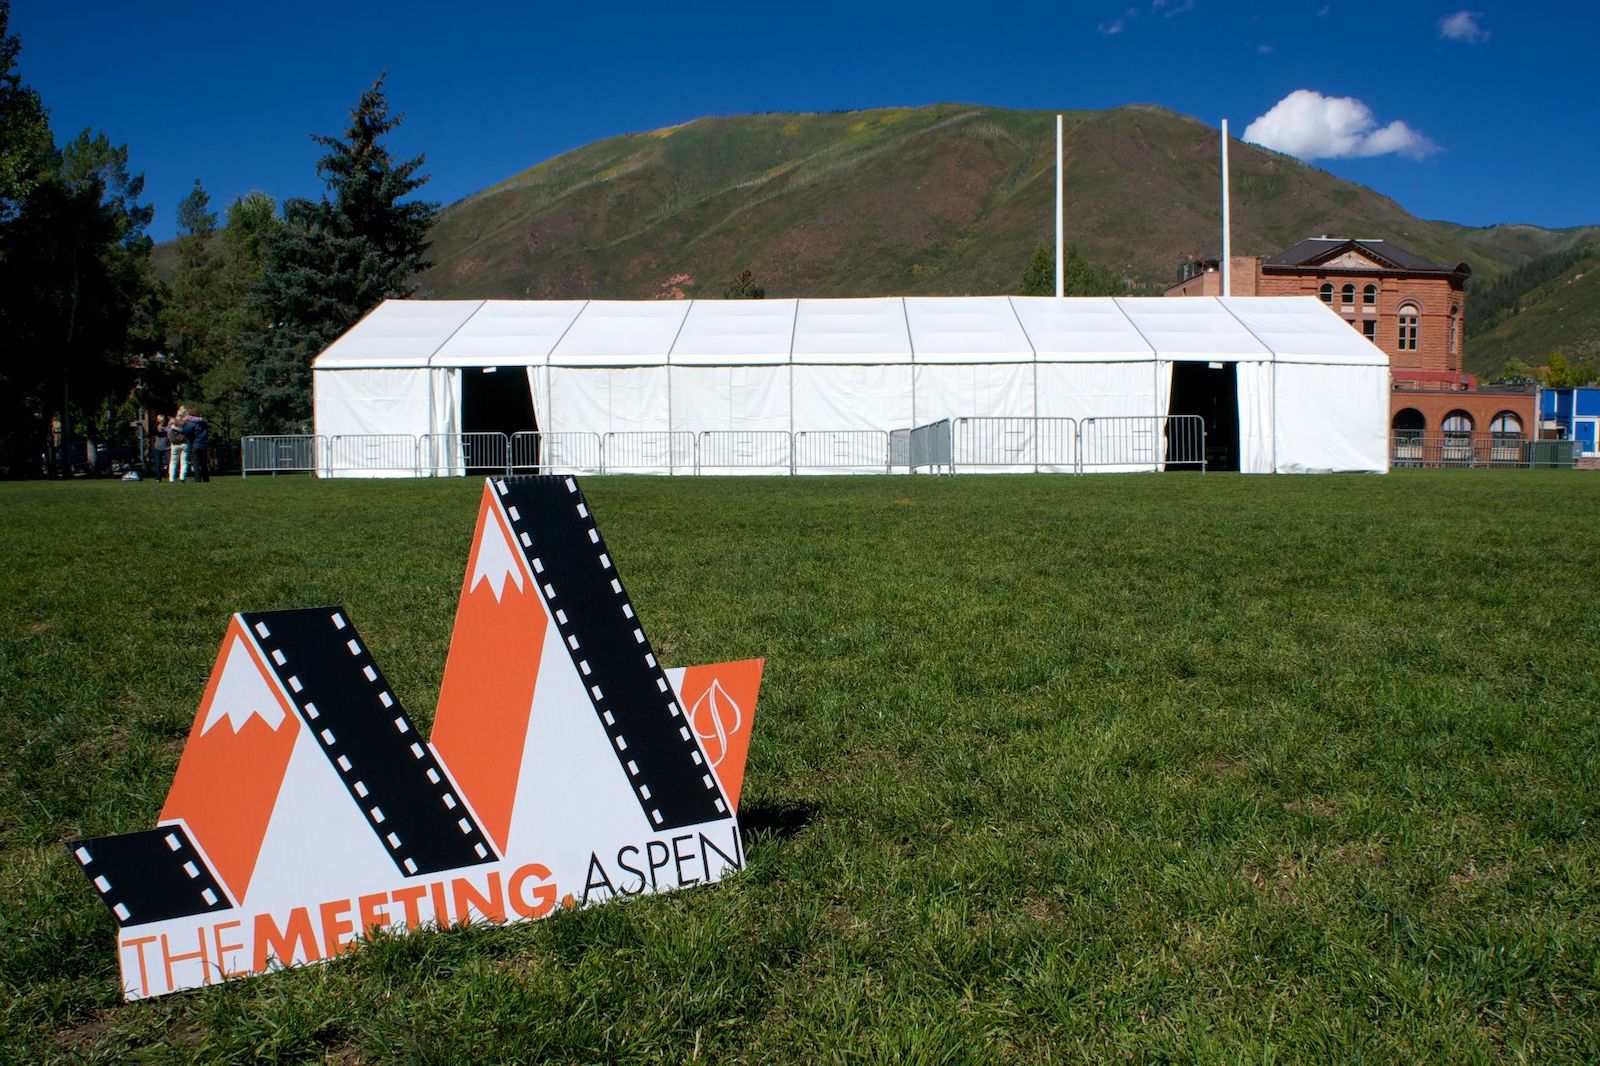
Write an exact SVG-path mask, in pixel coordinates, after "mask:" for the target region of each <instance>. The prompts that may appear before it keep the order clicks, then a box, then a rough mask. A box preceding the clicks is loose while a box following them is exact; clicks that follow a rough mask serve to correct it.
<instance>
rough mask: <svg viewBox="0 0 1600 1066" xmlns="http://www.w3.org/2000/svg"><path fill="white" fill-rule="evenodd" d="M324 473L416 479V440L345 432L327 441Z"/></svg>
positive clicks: (396, 434)
mask: <svg viewBox="0 0 1600 1066" xmlns="http://www.w3.org/2000/svg"><path fill="white" fill-rule="evenodd" d="M326 469H327V472H328V474H329V475H330V476H331V475H333V474H339V473H362V474H369V475H371V476H373V477H416V476H417V438H416V437H413V436H411V435H410V434H409V433H344V434H337V435H335V436H332V437H329V438H328V463H327V467H326Z"/></svg>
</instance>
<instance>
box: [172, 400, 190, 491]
mask: <svg viewBox="0 0 1600 1066" xmlns="http://www.w3.org/2000/svg"><path fill="white" fill-rule="evenodd" d="M181 416H182V410H181V409H180V411H179V418H174V419H173V420H172V421H170V422H168V423H167V440H168V441H170V442H171V451H170V452H169V453H168V455H167V480H168V481H172V482H177V481H185V480H187V479H188V477H189V442H188V441H186V440H184V439H183V431H182V430H181V429H179V421H180V418H181Z"/></svg>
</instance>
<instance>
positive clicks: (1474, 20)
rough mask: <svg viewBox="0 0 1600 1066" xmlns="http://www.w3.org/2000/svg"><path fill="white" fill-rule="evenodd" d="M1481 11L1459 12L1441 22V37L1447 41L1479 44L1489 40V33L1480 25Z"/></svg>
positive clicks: (1447, 16)
mask: <svg viewBox="0 0 1600 1066" xmlns="http://www.w3.org/2000/svg"><path fill="white" fill-rule="evenodd" d="M1482 17H1483V12H1481V11H1465V10H1463V11H1457V12H1456V13H1455V14H1454V15H1446V16H1445V17H1444V18H1442V19H1440V20H1439V36H1440V37H1442V38H1444V39H1445V40H1447V41H1465V42H1466V43H1467V44H1477V43H1478V42H1480V41H1487V40H1488V39H1489V31H1488V30H1486V29H1484V28H1483V27H1482V26H1480V25H1478V20H1479V19H1480V18H1482Z"/></svg>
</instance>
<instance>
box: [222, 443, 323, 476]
mask: <svg viewBox="0 0 1600 1066" xmlns="http://www.w3.org/2000/svg"><path fill="white" fill-rule="evenodd" d="M327 464H328V438H327V437H323V436H319V435H317V434H314V433H295V434H276V435H259V436H253V437H246V438H244V440H243V441H241V442H240V464H239V473H240V474H241V476H243V477H249V476H250V473H251V471H255V472H256V473H270V474H272V475H273V476H277V475H278V474H289V473H300V474H306V473H310V474H314V473H317V472H318V471H321V470H322V469H324V468H325V467H326V466H327Z"/></svg>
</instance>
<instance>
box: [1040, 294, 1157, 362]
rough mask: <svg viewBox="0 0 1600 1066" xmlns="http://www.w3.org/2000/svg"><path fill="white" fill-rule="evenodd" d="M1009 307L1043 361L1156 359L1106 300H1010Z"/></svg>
mask: <svg viewBox="0 0 1600 1066" xmlns="http://www.w3.org/2000/svg"><path fill="white" fill-rule="evenodd" d="M1011 306H1012V307H1013V308H1015V309H1016V313H1017V318H1018V320H1020V321H1021V323H1022V328H1023V329H1024V330H1025V331H1026V333H1027V336H1028V341H1029V343H1031V344H1032V345H1033V349H1034V351H1035V352H1036V353H1037V354H1038V358H1039V361H1040V362H1041V363H1042V362H1078V361H1084V362H1093V363H1106V362H1122V361H1127V360H1145V361H1148V360H1149V359H1151V358H1152V357H1153V355H1154V352H1153V350H1152V349H1151V347H1150V345H1149V344H1147V343H1146V342H1145V339H1144V338H1143V337H1142V336H1140V335H1139V331H1138V330H1137V329H1135V328H1134V327H1133V323H1132V322H1129V321H1128V316H1127V315H1125V314H1123V313H1122V309H1121V308H1120V307H1118V306H1117V301H1115V300H1113V299H1112V298H1111V297H1109V296H1075V297H1072V298H1071V299H1064V300H1058V299H1056V298H1055V297H1053V296H1013V297H1011Z"/></svg>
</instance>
